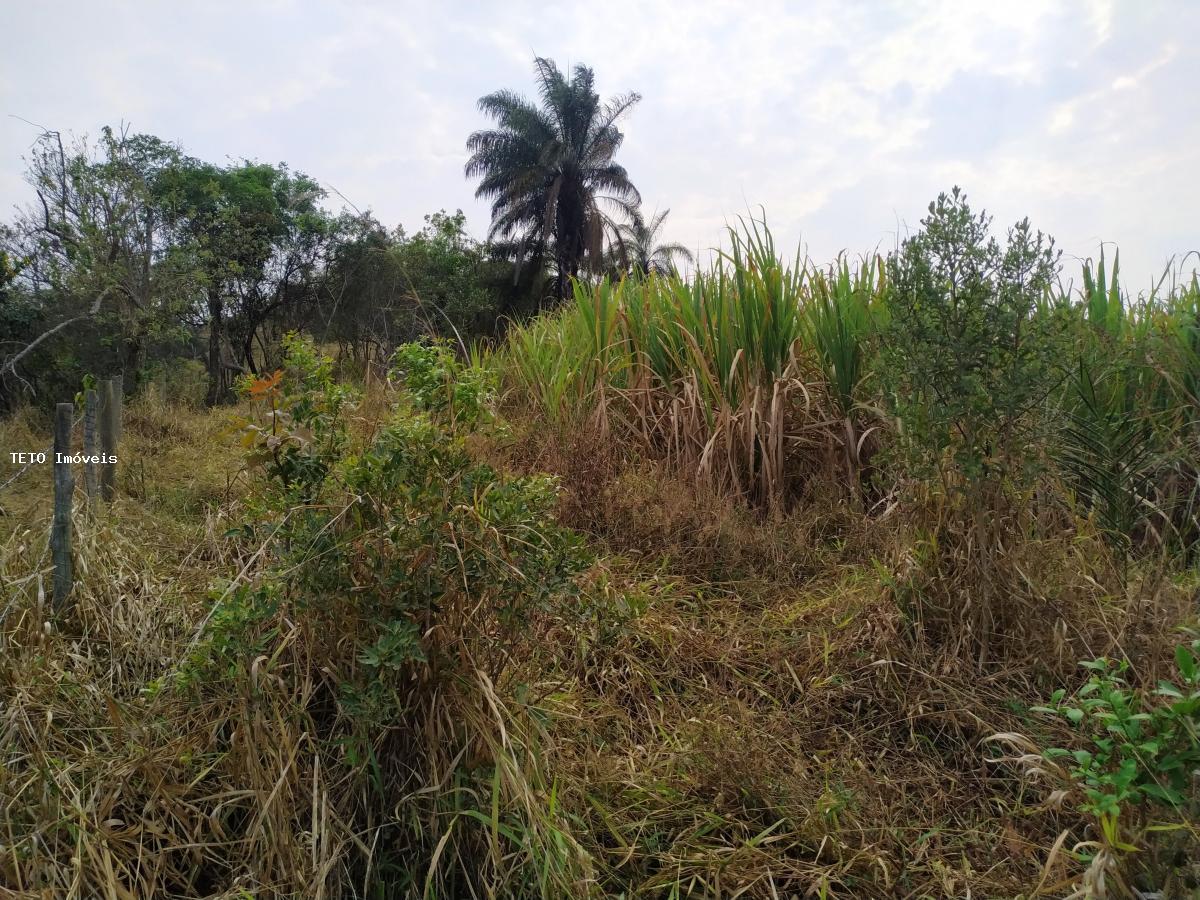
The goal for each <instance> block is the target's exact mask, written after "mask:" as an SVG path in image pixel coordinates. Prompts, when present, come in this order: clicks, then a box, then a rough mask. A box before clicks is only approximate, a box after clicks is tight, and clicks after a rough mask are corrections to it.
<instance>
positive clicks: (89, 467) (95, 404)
mask: <svg viewBox="0 0 1200 900" xmlns="http://www.w3.org/2000/svg"><path fill="white" fill-rule="evenodd" d="M99 408H100V395H99V394H97V393H96V392H95V391H94V390H90V389H89V390H88V391H87V392H86V393H85V394H84V400H83V455H84V456H87V457H89V461H88V462H85V463H84V464H83V484H84V487H86V488H87V495H88V502H89V503H95V502H96V491H97V490H98V488H99V483H98V481H97V477H96V464H95V463H94V462H91V461H90V457H93V456H95V455H96V414H97V413H98V412H99Z"/></svg>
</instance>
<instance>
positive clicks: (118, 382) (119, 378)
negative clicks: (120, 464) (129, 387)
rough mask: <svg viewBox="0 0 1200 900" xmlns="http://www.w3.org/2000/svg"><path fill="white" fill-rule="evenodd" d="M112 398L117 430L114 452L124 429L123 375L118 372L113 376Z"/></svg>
mask: <svg viewBox="0 0 1200 900" xmlns="http://www.w3.org/2000/svg"><path fill="white" fill-rule="evenodd" d="M112 380H113V396H114V397H116V398H117V413H116V416H117V430H116V432H115V433H116V435H117V438H116V441H115V442H114V443H113V449H114V450H115V449H116V447H117V444H119V443H121V437H122V434H123V431H124V429H125V373H124V372H118V373H117V374H116V375H114V376H113V378H112Z"/></svg>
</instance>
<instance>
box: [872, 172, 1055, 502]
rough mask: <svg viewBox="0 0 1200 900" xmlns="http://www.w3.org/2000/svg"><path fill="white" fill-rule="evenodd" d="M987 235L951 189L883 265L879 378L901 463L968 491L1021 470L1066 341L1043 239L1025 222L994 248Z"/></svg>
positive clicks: (1026, 470)
mask: <svg viewBox="0 0 1200 900" xmlns="http://www.w3.org/2000/svg"><path fill="white" fill-rule="evenodd" d="M990 227H991V219H990V217H989V216H988V215H987V214H986V213H979V214H976V213H974V212H973V211H972V210H971V208H970V207H969V206H968V205H967V198H966V195H965V194H963V193H962V192H961V191H959V190H958V188H955V189H954V190H953V191H952V192H951V193H950V194H941V195H940V196H939V197H938V199H937V200H936V201H934V202H933V203H931V204H930V205H929V215H928V216H926V218H924V219H922V220H921V230H920V231H919V232H918V233H917V234H916V235H914V236H913V237H911V238H909V239H908V240H906V241H905V242H904V244H903V245H902V247H901V248H900V250H899V252H898V253H896V254H894V255H893V256H892V257H891V258H890V259H889V261H888V270H889V275H890V278H889V281H890V287H889V290H888V292H887V295H886V296H887V304H886V306H887V310H888V313H889V316H890V326H889V328H888V330H887V332H886V335H887V340H886V348H885V352H884V360H883V370H884V372H885V373H886V374H887V376H888V380H889V384H888V388H889V391H888V393H889V400H890V403H891V407H892V410H893V411H894V412H895V414H896V415H897V417H898V418H899V420H900V422H901V424H902V429H901V431H902V435H903V438H904V444H905V447H906V449H907V450H908V451H909V452H908V454H907V458H906V462H907V463H908V464H909V466H910V467H912V468H913V469H916V470H918V471H928V468H929V466H930V465H932V466H933V467H934V468H935V470H937V471H940V473H941V474H942V475H943V477H944V478H947V477H948V480H957V483H959V484H960V485H968V486H974V485H979V484H981V483H983V482H992V483H997V482H1003V481H1006V480H1009V479H1015V480H1020V481H1025V480H1027V477H1028V475H1030V474H1031V464H1032V463H1033V462H1034V461H1035V460H1034V456H1033V454H1031V453H1030V452H1029V451H1030V447H1031V446H1034V445H1035V444H1034V438H1035V437H1036V436H1037V435H1038V433H1039V431H1040V428H1041V426H1042V425H1044V422H1045V417H1044V415H1043V412H1044V409H1045V401H1046V399H1047V397H1048V395H1049V394H1050V392H1051V391H1052V390H1053V389H1054V387H1055V386H1056V385H1057V384H1058V383H1059V382H1060V381H1061V367H1060V363H1059V360H1060V358H1061V353H1062V350H1063V349H1064V347H1065V338H1066V331H1065V329H1064V327H1063V325H1064V323H1063V321H1062V318H1061V317H1060V316H1059V315H1057V314H1056V312H1055V310H1053V309H1052V308H1051V305H1050V303H1049V302H1048V301H1049V297H1050V290H1051V288H1052V286H1053V283H1054V281H1055V279H1056V277H1057V272H1058V253H1057V252H1056V251H1055V250H1054V242H1053V240H1052V239H1051V238H1048V237H1046V236H1045V235H1043V234H1042V233H1041V232H1040V231H1039V232H1036V233H1035V232H1034V231H1033V230H1032V229H1031V227H1030V225H1029V220H1028V219H1025V220H1022V221H1020V222H1018V223H1017V224H1016V225H1014V226H1013V227H1012V228H1011V229H1009V231H1008V237H1007V241H1006V243H1005V245H1003V246H1002V245H1001V244H1000V243H999V242H998V241H997V240H996V239H995V238H994V237H992V236H991V235H990V232H989V229H990ZM947 455H948V456H949V461H950V466H951V471H947V469H946V465H947V459H946V457H947Z"/></svg>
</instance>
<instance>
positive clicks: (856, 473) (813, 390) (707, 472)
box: [493, 219, 1200, 546]
mask: <svg viewBox="0 0 1200 900" xmlns="http://www.w3.org/2000/svg"><path fill="white" fill-rule="evenodd" d="M728 242H729V250H728V251H723V252H720V253H718V254H716V256H715V258H714V260H713V261H712V262H711V264H710V265H709V266H708V268H707V269H702V270H700V271H698V272H696V273H694V274H693V275H691V276H690V277H684V276H683V275H680V274H672V275H669V276H650V277H647V278H643V279H636V278H630V279H625V280H621V281H610V280H608V279H604V280H601V281H598V282H595V283H577V284H576V285H575V291H574V296H573V298H572V301H571V302H570V303H569V304H568V305H567V306H566V307H565V308H564V309H561V310H559V311H557V312H556V313H553V314H551V315H549V316H544V317H542V318H539V319H535V320H533V321H531V322H528V323H525V324H523V325H520V326H516V327H514V328H513V329H512V330H511V331H510V336H509V340H508V342H507V344H506V345H505V346H504V347H502V348H501V350H500V351H499V352H498V354H497V355H496V356H495V357H494V360H493V361H494V363H495V364H497V365H498V366H499V368H500V370H501V374H502V376H503V377H504V379H505V381H506V383H507V384H508V386H509V388H510V389H511V395H515V396H517V397H520V398H523V399H524V400H525V401H526V402H532V403H533V404H534V405H535V407H536V408H537V410H538V412H539V414H540V415H542V416H544V417H545V419H546V420H547V421H548V422H549V423H551V424H552V425H553V426H554V427H557V428H559V429H570V428H578V427H591V428H595V429H596V430H597V431H598V432H599V433H600V434H601V435H602V436H605V437H609V436H611V437H613V438H615V439H617V441H618V443H620V444H621V445H622V446H624V447H632V448H635V449H636V450H637V451H638V452H640V453H643V454H646V455H651V456H654V457H657V458H663V459H666V460H667V461H668V462H670V463H671V464H673V465H675V466H677V467H678V468H680V469H681V470H683V471H686V472H691V473H692V474H694V475H695V477H696V478H698V479H700V480H701V481H704V482H707V483H708V484H710V485H711V486H713V487H715V488H717V489H719V490H722V491H725V492H728V493H731V494H734V495H736V496H739V497H742V498H743V499H745V500H747V501H748V502H750V503H752V504H754V505H758V506H762V507H780V506H784V505H787V504H788V503H790V502H791V501H792V500H794V499H795V498H796V497H798V496H800V495H802V494H803V493H804V492H805V491H806V490H808V489H809V488H814V489H820V488H821V487H822V485H825V486H828V485H830V484H832V485H834V486H835V487H836V490H837V491H838V492H840V493H841V494H842V495H843V496H845V497H846V498H847V499H849V500H861V499H863V497H864V495H865V493H867V491H866V488H865V486H864V484H863V481H864V478H863V473H864V471H867V470H868V469H870V468H871V465H870V464H869V459H870V457H871V456H872V455H873V453H874V450H876V449H879V448H880V447H882V446H885V445H886V444H887V443H888V441H889V434H890V431H891V430H892V429H894V427H895V424H896V423H893V422H889V421H888V419H887V417H886V416H884V415H882V414H881V413H880V412H879V410H881V409H882V408H883V406H884V403H883V399H884V398H883V396H882V391H881V389H880V386H879V385H878V383H877V380H876V379H874V378H873V377H872V374H873V373H874V372H875V371H876V370H877V369H878V367H879V353H878V350H879V348H880V337H881V335H882V334H883V332H884V331H885V329H886V328H887V321H886V309H887V304H886V303H885V302H884V301H885V298H886V296H887V293H888V290H889V284H888V278H887V266H886V263H885V261H884V260H883V259H881V258H878V257H866V258H863V259H860V260H859V261H857V263H852V262H851V261H850V260H849V259H847V258H846V257H845V256H841V257H839V258H838V260H837V261H835V263H834V264H833V265H831V266H829V267H828V268H825V269H822V268H819V267H816V266H813V265H811V264H810V263H809V262H808V261H807V260H806V259H803V258H801V256H800V255H799V254H797V255H796V256H795V257H794V258H793V259H792V260H791V261H786V260H785V259H783V258H782V257H781V256H780V255H779V253H778V251H777V249H776V246H775V243H774V240H773V238H772V237H771V233H770V230H769V229H768V228H767V226H766V223H765V222H764V221H762V220H757V219H749V220H743V221H742V222H741V223H740V226H739V227H736V228H731V229H730V231H729V241H728ZM1081 274H1082V279H1081V284H1080V285H1079V286H1078V287H1071V286H1064V287H1062V288H1060V289H1059V291H1058V292H1057V294H1056V295H1055V296H1053V297H1048V298H1046V302H1045V303H1044V304H1041V305H1040V306H1039V307H1038V310H1037V311H1036V313H1035V315H1037V316H1061V315H1063V312H1064V310H1065V311H1066V313H1067V315H1066V316H1065V321H1066V323H1067V324H1066V325H1064V326H1063V327H1065V328H1067V329H1068V330H1069V333H1068V340H1067V346H1068V347H1069V348H1070V349H1069V351H1068V352H1067V353H1066V354H1065V356H1064V357H1063V358H1062V359H1061V360H1059V361H1058V363H1059V372H1060V374H1059V375H1058V376H1057V380H1056V381H1053V382H1050V383H1048V385H1047V387H1046V390H1045V402H1046V403H1048V404H1051V405H1052V406H1054V407H1055V408H1056V409H1057V410H1058V416H1057V421H1058V423H1059V425H1060V426H1061V427H1060V428H1059V429H1058V432H1057V437H1056V438H1055V446H1054V447H1052V448H1050V451H1051V453H1050V456H1051V462H1052V463H1053V465H1052V471H1051V475H1061V476H1062V478H1061V487H1063V488H1065V490H1066V493H1067V495H1069V496H1070V497H1074V499H1075V500H1076V502H1077V507H1076V508H1077V509H1079V510H1080V511H1082V512H1084V513H1087V514H1092V513H1094V514H1095V516H1096V518H1097V520H1098V522H1099V524H1100V525H1101V527H1102V528H1103V529H1104V530H1105V531H1106V532H1107V533H1109V534H1110V535H1111V536H1112V537H1113V540H1114V541H1115V542H1116V543H1117V544H1121V545H1125V546H1132V544H1133V543H1140V544H1142V545H1146V546H1149V545H1154V546H1159V545H1163V544H1165V543H1174V544H1177V545H1191V544H1194V543H1195V541H1196V538H1197V536H1198V535H1200V526H1198V524H1197V523H1198V517H1197V516H1198V511H1200V481H1198V476H1197V466H1196V463H1195V460H1196V459H1200V446H1198V444H1197V442H1198V441H1200V437H1198V436H1197V433H1198V430H1200V425H1197V422H1198V420H1200V419H1198V417H1200V399H1197V398H1198V396H1200V395H1198V385H1200V375H1198V373H1200V283H1198V281H1197V277H1196V275H1195V274H1193V275H1191V277H1190V279H1187V280H1184V279H1180V278H1166V277H1164V279H1163V280H1162V281H1160V284H1159V285H1158V287H1157V288H1156V289H1155V290H1154V291H1152V292H1150V293H1149V294H1148V295H1142V296H1138V297H1131V296H1130V295H1129V294H1128V293H1127V291H1125V289H1124V287H1123V285H1122V283H1121V280H1120V267H1119V262H1118V259H1117V258H1116V257H1115V256H1114V258H1113V259H1112V262H1111V265H1110V263H1109V261H1108V259H1107V255H1106V253H1104V252H1103V251H1102V252H1101V254H1100V258H1099V260H1098V262H1093V261H1090V260H1089V261H1086V262H1085V263H1084V264H1083V268H1082V273H1081ZM1031 452H1032V450H1031ZM895 477H900V476H899V474H895V475H894V477H893V483H885V484H883V485H882V486H880V485H878V484H876V485H874V492H875V493H876V494H882V495H886V494H887V493H888V491H889V490H890V489H891V487H892V486H893V484H894V479H895Z"/></svg>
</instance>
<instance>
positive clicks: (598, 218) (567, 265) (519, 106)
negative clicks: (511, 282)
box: [466, 57, 641, 299]
mask: <svg viewBox="0 0 1200 900" xmlns="http://www.w3.org/2000/svg"><path fill="white" fill-rule="evenodd" d="M534 70H535V72H536V74H537V80H538V94H539V98H540V103H534V102H531V101H530V100H527V99H526V98H525V97H522V96H521V95H519V94H517V93H514V92H513V91H508V90H501V91H496V92H495V93H492V94H488V95H487V96H485V97H482V98H481V99H480V101H479V108H480V109H481V110H482V111H483V112H484V113H486V114H487V115H488V116H491V117H492V118H493V119H495V120H496V126H497V127H496V128H493V129H489V130H486V131H476V132H475V133H474V134H472V135H471V136H470V138H468V140H467V149H468V150H469V151H470V153H471V157H470V159H469V160H468V161H467V165H466V174H467V177H468V178H476V177H477V178H479V179H480V180H479V186H478V188H477V189H476V191H475V196H477V197H479V198H482V199H487V200H490V201H492V225H491V229H490V231H489V234H488V236H489V238H491V239H493V240H498V241H502V242H505V243H507V244H509V245H510V246H511V249H512V252H513V253H514V254H515V255H516V256H517V258H518V259H521V258H523V257H525V256H527V255H531V256H533V257H535V258H537V259H546V258H550V259H552V260H553V264H554V268H555V295H556V296H557V297H558V298H560V299H561V298H564V297H566V296H567V293H568V291H569V289H570V279H571V278H574V277H577V276H578V275H579V272H580V270H581V269H583V268H584V267H585V266H586V267H588V268H590V269H592V270H593V271H600V270H601V268H602V267H603V264H604V236H605V232H606V230H610V229H612V228H613V223H612V221H611V220H610V219H609V218H608V216H607V215H606V214H605V212H604V211H603V210H602V208H601V206H602V204H606V205H608V206H609V207H613V208H617V209H620V210H623V211H626V212H628V211H630V210H632V209H633V208H634V207H635V206H636V205H637V204H638V203H640V202H641V197H640V195H639V194H638V192H637V189H636V188H635V187H634V186H633V183H632V182H631V181H630V180H629V175H628V173H627V172H626V171H625V169H624V167H623V166H621V165H619V164H618V163H616V162H615V161H614V159H613V158H614V156H615V155H616V153H617V151H618V150H619V149H620V147H621V143H622V141H623V140H624V135H623V134H622V133H621V131H620V129H619V128H618V127H617V123H618V122H620V120H621V119H622V118H623V117H624V116H625V115H626V114H627V113H628V112H629V110H630V109H632V108H633V106H634V105H635V104H636V103H637V102H638V100H640V99H641V98H640V97H639V95H637V94H635V93H627V94H621V95H618V96H616V97H613V98H612V99H611V100H609V101H608V102H607V103H602V102H601V100H600V97H599V95H598V94H597V93H596V89H595V75H594V73H593V72H592V70H591V69H590V68H588V67H587V66H584V65H577V66H575V68H574V69H573V70H572V72H571V75H570V77H567V76H565V75H564V74H563V73H562V72H560V71H559V69H558V67H557V66H556V65H555V64H554V62H553V61H552V60H549V59H545V58H542V57H538V58H536V59H535V60H534Z"/></svg>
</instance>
